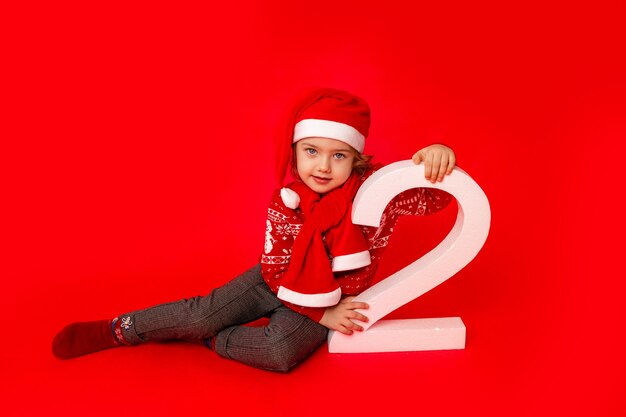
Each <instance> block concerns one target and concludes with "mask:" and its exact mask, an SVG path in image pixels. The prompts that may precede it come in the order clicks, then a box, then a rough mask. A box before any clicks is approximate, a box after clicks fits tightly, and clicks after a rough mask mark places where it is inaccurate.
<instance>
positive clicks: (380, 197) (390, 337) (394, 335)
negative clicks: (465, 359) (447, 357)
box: [328, 160, 491, 353]
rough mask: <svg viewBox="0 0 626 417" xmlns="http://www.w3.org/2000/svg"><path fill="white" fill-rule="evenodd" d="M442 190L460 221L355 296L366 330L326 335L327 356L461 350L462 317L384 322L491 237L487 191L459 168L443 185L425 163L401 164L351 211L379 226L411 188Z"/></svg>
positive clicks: (370, 186)
mask: <svg viewBox="0 0 626 417" xmlns="http://www.w3.org/2000/svg"><path fill="white" fill-rule="evenodd" d="M418 187H423V188H438V189H440V190H443V191H446V192H448V193H450V194H452V196H453V197H455V198H456V200H457V203H458V214H457V219H456V223H455V224H454V226H453V227H452V230H451V231H450V233H449V234H448V236H446V238H445V239H444V240H443V241H441V243H439V245H437V246H436V247H435V248H434V249H433V250H431V251H430V252H428V253H427V254H426V255H424V256H423V257H421V258H419V259H418V260H416V261H414V262H413V263H412V264H410V265H409V266H407V267H406V268H404V269H401V270H400V271H398V272H396V273H395V274H393V275H391V276H389V277H387V278H385V279H384V280H382V281H381V282H379V283H378V284H376V285H374V286H372V287H370V288H369V289H367V290H365V291H364V292H363V293H361V294H360V295H359V296H358V297H356V299H355V301H363V302H366V303H368V304H369V306H370V308H369V309H368V310H366V311H363V313H364V314H365V315H366V316H367V317H368V318H369V322H368V323H359V324H362V326H363V328H364V331H363V332H354V333H353V334H352V335H350V336H348V335H344V334H342V333H339V332H335V331H331V332H329V334H328V350H329V352H342V353H358V352H397V351H417V350H440V349H463V348H464V347H465V325H464V324H463V321H462V320H461V318H460V317H444V318H432V319H405V320H380V319H381V318H383V317H385V316H386V315H387V314H389V313H390V312H392V311H394V310H395V309H397V308H399V307H401V306H403V305H404V304H406V303H408V302H409V301H412V300H414V299H416V298H417V297H419V296H421V295H422V294H424V293H426V292H428V291H430V290H431V289H433V288H434V287H436V286H437V285H439V284H441V283H442V282H444V281H446V280H447V279H448V278H450V277H451V276H453V275H454V274H456V273H457V272H458V271H460V270H461V269H463V268H464V267H465V266H466V265H467V264H468V263H469V262H470V261H471V260H472V259H474V257H475V256H476V254H478V252H479V251H480V249H481V248H482V246H483V244H484V243H485V240H486V239H487V235H488V233H489V225H490V222H491V210H490V208H489V201H488V200H487V196H486V195H485V193H484V192H483V190H482V189H481V188H480V187H479V186H478V184H476V182H475V181H474V180H473V179H472V178H471V177H470V176H469V175H467V174H466V173H465V172H464V171H463V170H461V169H460V168H458V167H456V168H454V171H453V172H452V173H451V174H450V175H448V176H446V177H445V179H444V180H443V182H438V183H436V184H432V183H430V182H428V181H426V179H425V178H424V164H423V163H422V164H420V165H415V164H414V163H413V162H412V161H410V160H409V161H400V162H396V163H393V164H390V165H387V166H386V167H384V168H382V169H380V170H379V171H377V172H376V173H374V175H372V176H371V177H369V178H368V179H367V180H366V181H365V182H364V183H363V185H362V186H361V188H360V189H359V192H358V193H357V195H356V197H355V199H354V207H353V211H352V221H353V222H354V223H355V224H361V225H366V226H378V225H379V224H380V219H381V216H382V214H383V211H384V209H385V207H386V206H387V204H388V203H389V202H390V201H391V200H392V199H393V198H394V197H395V196H396V195H398V194H400V193H401V192H403V191H405V190H408V189H410V188H418Z"/></svg>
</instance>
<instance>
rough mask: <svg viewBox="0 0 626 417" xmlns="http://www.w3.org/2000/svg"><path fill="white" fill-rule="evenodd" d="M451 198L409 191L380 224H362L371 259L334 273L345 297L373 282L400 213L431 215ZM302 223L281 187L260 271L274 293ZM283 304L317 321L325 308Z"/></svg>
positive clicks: (274, 200)
mask: <svg viewBox="0 0 626 417" xmlns="http://www.w3.org/2000/svg"><path fill="white" fill-rule="evenodd" d="M374 172H375V170H373V169H372V170H370V171H368V172H366V173H365V175H364V176H363V178H362V180H363V181H365V180H366V179H367V178H368V177H369V176H370V175H372V174H373V173H374ZM450 200H451V196H450V194H448V193H445V192H443V191H440V190H437V189H434V188H415V189H411V190H407V191H405V192H403V193H401V194H399V195H398V196H396V197H395V198H394V199H393V200H392V201H391V203H389V205H387V208H386V209H385V212H384V213H383V216H382V219H381V225H380V227H367V226H362V227H361V230H362V231H363V235H364V236H365V238H366V240H367V241H368V242H369V252H370V257H371V261H372V262H371V264H370V265H368V266H366V267H363V268H360V269H356V270H352V271H345V272H339V273H335V279H336V280H337V282H338V283H339V286H340V287H341V291H342V296H349V295H357V294H359V293H361V292H363V291H364V290H365V289H367V288H368V287H369V286H370V285H371V282H372V278H373V277H374V273H375V272H376V268H377V267H378V263H379V262H380V259H381V256H382V255H383V252H384V251H385V248H386V247H387V243H388V241H389V237H390V236H391V234H392V232H393V229H394V227H395V225H396V223H397V221H398V218H399V217H400V216H403V215H418V216H420V215H429V214H432V213H435V212H437V211H439V210H441V209H443V208H445V207H446V206H447V205H448V203H450ZM302 224H304V218H303V215H302V211H301V210H300V208H296V209H295V210H294V209H291V208H288V207H287V206H286V205H285V203H284V202H283V200H282V198H281V194H280V189H278V190H276V191H275V192H274V194H273V195H272V200H271V202H270V205H269V208H268V210H267V221H266V229H265V250H264V252H263V254H262V255H261V274H262V275H263V279H264V280H265V282H266V283H267V285H268V286H269V287H270V289H271V290H272V291H273V292H274V293H275V294H276V293H277V292H278V287H279V286H280V283H281V278H282V277H283V275H284V274H285V272H286V271H287V269H288V267H289V260H290V258H291V247H292V246H293V242H294V239H295V238H296V236H297V235H298V232H299V231H300V228H301V227H302ZM329 262H330V258H329ZM283 304H285V305H286V306H287V307H289V308H291V309H292V310H294V311H296V312H298V313H300V314H304V315H305V316H307V317H309V318H310V319H312V320H314V321H315V322H319V321H320V320H321V319H322V316H323V315H324V311H325V310H326V308H324V307H302V306H299V305H295V304H291V303H288V302H285V301H283Z"/></svg>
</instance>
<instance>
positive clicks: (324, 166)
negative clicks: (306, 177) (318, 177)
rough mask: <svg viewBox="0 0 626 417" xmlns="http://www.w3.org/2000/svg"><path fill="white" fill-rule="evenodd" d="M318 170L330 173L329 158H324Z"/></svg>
mask: <svg viewBox="0 0 626 417" xmlns="http://www.w3.org/2000/svg"><path fill="white" fill-rule="evenodd" d="M317 170H318V171H320V172H330V161H329V160H328V159H327V158H322V160H321V161H320V164H319V165H318V166H317Z"/></svg>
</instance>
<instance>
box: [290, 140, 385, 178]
mask: <svg viewBox="0 0 626 417" xmlns="http://www.w3.org/2000/svg"><path fill="white" fill-rule="evenodd" d="M348 146H350V145H348ZM350 149H351V150H352V153H353V155H354V159H353V160H352V170H353V171H356V173H357V174H359V175H363V174H364V173H365V171H367V170H368V169H370V168H371V167H372V164H371V162H370V161H371V160H372V158H373V157H372V155H363V154H362V153H360V152H359V151H357V150H356V149H354V148H353V147H352V146H350ZM290 172H291V175H292V176H293V177H294V178H299V176H298V165H297V161H296V144H295V143H294V144H293V145H292V146H291V169H290Z"/></svg>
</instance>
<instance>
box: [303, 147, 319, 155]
mask: <svg viewBox="0 0 626 417" xmlns="http://www.w3.org/2000/svg"><path fill="white" fill-rule="evenodd" d="M304 152H306V153H308V154H309V155H315V154H316V153H317V151H316V150H315V149H313V148H306V149H305V150H304Z"/></svg>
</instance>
